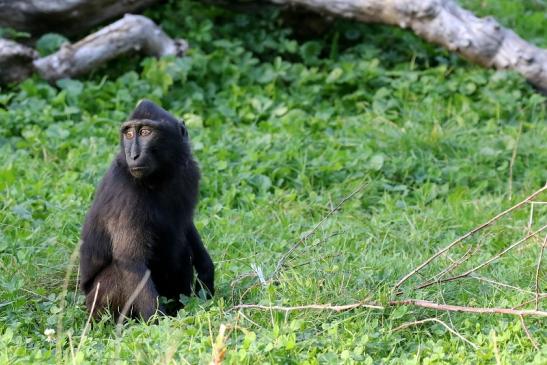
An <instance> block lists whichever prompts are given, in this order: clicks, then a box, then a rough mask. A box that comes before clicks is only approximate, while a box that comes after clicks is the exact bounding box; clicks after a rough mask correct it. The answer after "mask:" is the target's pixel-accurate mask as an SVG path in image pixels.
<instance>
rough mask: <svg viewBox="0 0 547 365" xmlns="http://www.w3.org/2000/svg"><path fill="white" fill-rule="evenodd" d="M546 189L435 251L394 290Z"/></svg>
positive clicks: (538, 191) (400, 281)
mask: <svg viewBox="0 0 547 365" xmlns="http://www.w3.org/2000/svg"><path fill="white" fill-rule="evenodd" d="M545 190H547V183H546V184H545V186H544V187H542V188H541V189H539V190H537V191H536V192H534V193H533V194H532V195H530V196H528V197H527V198H526V199H524V200H523V201H521V202H520V203H517V204H515V205H513V206H512V207H511V208H509V209H506V210H504V211H503V212H501V213H499V214H498V215H496V216H495V217H493V218H492V219H490V220H488V221H487V222H485V223H483V224H481V225H480V226H478V227H475V228H473V229H472V230H471V231H469V232H467V233H466V234H464V235H463V236H460V237H459V238H457V239H456V240H454V241H452V242H451V243H450V244H449V245H448V246H446V247H444V248H443V249H441V250H439V251H437V253H435V254H434V255H433V256H431V257H429V258H428V259H427V260H425V261H424V262H422V263H421V264H420V265H418V267H416V268H415V269H414V270H412V271H411V272H409V273H408V274H406V275H405V276H404V277H403V278H402V279H401V280H399V282H398V283H397V284H395V287H394V290H397V289H398V288H399V287H400V286H401V285H403V283H404V282H406V281H407V280H408V279H410V278H411V277H412V276H413V275H415V274H416V273H417V272H418V271H420V270H422V269H423V268H424V267H426V266H427V265H429V263H430V262H431V261H433V260H435V259H436V258H437V257H439V256H440V255H442V254H443V253H445V252H446V251H448V250H450V249H451V248H452V247H454V246H455V245H457V244H458V243H460V242H462V241H463V240H465V239H466V238H468V237H469V236H472V235H473V234H475V233H477V232H478V231H480V230H482V229H483V228H485V227H488V226H490V225H491V224H492V223H494V222H495V221H497V220H498V219H500V218H501V217H503V216H505V215H507V214H509V213H510V212H512V211H513V210H515V209H518V208H520V207H522V206H523V205H525V204H526V203H528V202H529V201H530V200H532V199H534V198H535V197H536V196H538V195H539V194H541V193H542V192H544V191H545Z"/></svg>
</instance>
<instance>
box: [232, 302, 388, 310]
mask: <svg viewBox="0 0 547 365" xmlns="http://www.w3.org/2000/svg"><path fill="white" fill-rule="evenodd" d="M356 308H370V309H380V310H383V309H384V307H382V306H381V305H376V304H367V303H363V302H358V303H352V304H344V305H331V304H307V305H298V306H295V307H284V306H281V305H261V304H239V305H236V306H234V307H233V309H257V310H270V311H281V312H292V311H298V310H306V309H313V310H329V311H334V312H343V311H347V310H350V309H356Z"/></svg>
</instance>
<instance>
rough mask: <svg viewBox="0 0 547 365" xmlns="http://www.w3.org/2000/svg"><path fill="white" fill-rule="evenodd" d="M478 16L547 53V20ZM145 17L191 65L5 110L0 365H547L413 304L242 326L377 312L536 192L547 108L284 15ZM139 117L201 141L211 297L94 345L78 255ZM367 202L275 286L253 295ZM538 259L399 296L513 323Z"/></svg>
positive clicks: (381, 43)
mask: <svg viewBox="0 0 547 365" xmlns="http://www.w3.org/2000/svg"><path fill="white" fill-rule="evenodd" d="M465 4H466V5H467V6H469V7H471V8H473V10H476V11H478V12H479V13H481V12H484V13H493V14H495V15H496V17H497V18H498V19H499V20H500V21H501V22H502V23H504V22H505V23H506V25H509V26H512V27H514V28H516V30H517V31H518V32H519V33H520V34H521V35H522V36H523V37H525V38H528V39H530V40H533V41H534V42H536V44H538V45H539V46H543V47H545V46H546V45H547V43H545V42H546V41H547V40H546V39H545V37H542V34H543V33H542V32H543V31H544V29H545V26H546V24H545V17H544V14H545V11H546V10H547V9H546V7H545V5H544V4H543V3H542V2H538V1H530V2H520V3H519V5H515V3H514V2H511V1H491V2H490V1H488V2H474V1H466V2H465ZM147 15H148V16H150V17H151V18H152V19H154V20H155V21H156V22H158V23H159V24H161V25H162V26H163V28H164V29H165V30H166V32H168V33H169V34H170V35H172V36H174V37H183V38H185V39H188V41H189V42H190V44H191V46H192V49H191V50H190V52H189V53H188V57H185V58H181V59H175V58H164V59H161V60H155V59H145V60H140V59H138V58H137V57H134V58H133V57H127V58H125V59H122V60H118V61H115V62H113V63H110V64H109V65H108V66H107V67H105V68H103V69H100V70H97V71H96V72H95V73H94V74H93V75H91V76H89V77H88V78H86V79H81V80H62V81H60V82H58V83H57V84H55V85H48V84H47V83H45V82H43V81H40V80H38V79H36V78H34V79H30V80H27V81H25V82H23V83H22V84H20V85H18V86H14V87H11V88H4V89H2V90H0V191H1V196H2V198H1V199H0V363H21V364H26V363H56V362H59V363H108V364H109V363H113V362H115V361H118V362H120V363H143V364H149V363H192V364H194V363H209V362H211V361H216V362H217V363H218V362H221V361H223V362H224V363H233V364H246V363H289V364H290V363H299V364H300V363H302V364H317V363H321V364H331V363H369V364H373V363H393V364H406V363H409V364H412V363H426V364H437V363H454V364H462V363H473V364H476V363H484V364H488V363H535V364H543V363H545V361H546V359H547V345H546V339H547V333H546V332H545V324H546V323H545V319H541V318H535V317H527V318H526V319H524V321H525V322H524V323H525V327H523V322H522V321H521V318H519V317H518V316H505V315H491V314H488V315H486V314H483V315H480V314H469V313H449V312H441V311H433V310H428V309H424V308H418V307H413V306H399V307H394V308H387V309H384V310H375V309H371V308H361V309H356V310H351V311H342V312H335V311H329V310H295V311H291V312H283V311H274V310H271V311H259V310H235V309H234V306H236V305H238V304H240V303H252V304H261V305H264V306H271V305H276V306H298V305H308V304H326V303H331V304H333V305H343V304H348V303H356V302H359V301H362V300H367V301H370V302H374V303H378V304H379V305H385V304H386V303H387V302H388V301H389V300H390V298H392V295H393V293H392V288H393V286H394V285H395V283H396V282H397V281H398V280H399V279H400V278H401V277H403V276H404V275H405V274H406V273H408V272H409V271H411V270H412V269H413V268H414V267H416V266H417V265H418V264H420V263H421V262H423V261H424V260H425V259H426V258H427V257H429V256H431V255H432V254H433V253H435V252H436V251H437V250H438V249H439V248H441V247H444V246H445V245H446V244H448V243H449V242H451V241H452V240H454V239H455V238H456V237H458V236H460V235H462V234H464V233H465V232H467V231H469V230H470V229H472V228H473V227H475V226H477V225H478V224H480V223H482V222H484V221H486V220H488V219H489V218H491V217H492V216H494V215H496V214H497V213H499V212H500V211H502V210H504V209H506V208H508V207H510V206H512V205H513V204H515V203H516V202H518V201H520V200H522V199H523V198H525V197H526V196H528V195H529V194H530V193H532V192H534V191H536V190H538V189H539V188H540V187H542V186H543V185H544V184H545V182H546V181H547V170H546V169H545V162H546V161H547V149H546V148H545V141H546V140H547V123H546V122H545V118H546V99H545V97H543V96H540V95H539V94H538V93H536V92H535V91H534V90H533V89H532V88H531V87H530V86H529V85H527V84H526V83H525V82H524V81H522V80H521V79H520V78H519V77H518V76H516V75H514V74H512V73H504V72H499V73H495V72H493V71H489V70H483V69H480V68H478V67H475V66H472V65H470V64H468V63H466V62H465V61H462V60H460V59H458V58H457V57H454V56H452V55H450V54H449V53H447V52H445V51H442V50H439V49H438V48H436V47H433V46H431V45H428V44H426V43H424V42H422V41H420V40H419V39H418V38H417V37H415V36H413V35H412V34H409V33H407V32H404V31H402V30H397V29H393V28H388V27H382V26H373V25H363V24H356V23H352V22H348V21H337V22H336V23H334V24H333V25H332V26H331V27H330V29H329V31H328V32H327V33H326V34H324V35H322V36H320V37H308V38H305V39H303V38H297V37H296V36H295V35H294V32H293V31H292V30H291V28H289V27H288V26H286V25H285V24H284V23H283V21H282V17H281V16H280V14H279V12H278V11H276V10H275V8H271V9H270V8H265V9H263V10H262V11H259V12H256V13H252V14H244V13H235V12H229V11H227V10H226V9H222V8H218V7H210V6H205V5H202V4H199V3H195V2H179V1H177V2H171V3H169V4H167V5H162V6H158V7H156V8H153V9H152V10H150V11H149V12H148V13H147ZM542 30H543V31H542ZM45 43H47V42H45ZM46 48H47V47H46ZM144 97H147V98H151V99H153V100H155V101H157V102H158V103H160V104H162V105H163V106H164V107H165V108H166V109H168V110H170V111H171V112H173V113H175V114H177V115H181V116H183V117H184V119H185V120H186V123H187V125H188V128H189V131H190V135H191V138H192V144H193V148H194V152H195V155H196V157H197V159H198V160H199V162H200V166H201V169H202V174H203V180H202V185H201V200H200V203H199V207H198V212H197V216H196V224H197V226H198V229H199V230H200V232H202V235H203V240H204V242H205V243H206V245H207V247H208V249H209V250H210V252H211V255H212V257H213V260H214V261H215V262H216V267H217V282H216V286H217V288H218V290H217V295H216V296H215V298H214V300H212V301H205V300H202V299H200V298H194V297H193V298H182V300H183V301H185V302H186V306H185V308H184V309H183V310H181V311H180V312H179V314H178V316H177V317H175V318H159V319H158V322H157V323H156V324H145V323H138V322H129V323H127V324H126V325H124V326H122V327H120V328H116V327H115V326H113V325H112V323H111V322H110V321H109V320H108V318H104V319H103V320H102V321H100V322H98V323H94V324H93V326H91V325H90V324H89V323H88V322H87V317H88V316H87V313H86V312H85V309H84V307H83V296H82V295H81V294H80V293H79V292H78V290H77V288H76V282H77V274H76V273H77V267H76V266H75V262H77V261H76V260H75V255H74V252H75V248H76V247H77V245H78V239H79V232H80V229H81V224H82V220H83V217H84V214H85V212H86V210H87V208H88V206H89V204H90V201H91V199H92V196H93V192H94V188H95V186H96V184H97V183H98V180H99V179H100V177H101V176H102V174H103V173H104V171H105V169H106V168H107V166H108V165H109V163H110V160H111V158H112V156H113V155H114V153H115V152H116V150H117V144H118V128H119V124H120V123H121V121H123V120H124V118H125V117H126V115H127V113H128V111H129V110H131V109H132V108H133V107H134V105H135V103H136V102H137V101H138V100H139V99H141V98H144ZM361 186H362V188H361V189H360V190H359V191H358V193H356V194H355V195H354V196H353V197H351V199H348V200H347V201H346V202H345V203H344V205H343V206H342V207H341V209H340V211H338V212H336V213H335V214H332V215H331V216H329V217H328V219H327V220H326V221H325V222H324V223H323V224H322V225H321V226H320V227H319V228H318V229H317V230H316V231H315V233H314V234H313V236H310V238H309V239H307V240H306V241H305V242H303V243H302V245H301V246H300V247H299V248H298V250H297V251H296V252H295V254H294V255H292V256H291V257H290V258H289V259H288V260H287V265H286V267H285V268H284V269H283V270H282V271H281V272H280V273H279V275H278V277H277V279H278V280H276V281H275V282H266V283H265V284H260V278H261V275H263V276H264V278H266V279H268V278H269V277H270V275H271V274H272V272H273V271H274V270H275V267H276V264H277V262H278V260H279V259H280V258H281V257H282V256H283V255H284V254H285V253H286V252H287V250H288V249H289V247H291V245H293V243H294V242H296V241H298V239H299V238H300V237H302V236H303V235H306V234H307V233H309V231H310V230H311V229H312V228H313V227H314V226H315V225H316V224H317V223H318V222H320V221H321V219H322V218H323V217H325V215H326V214H328V212H329V211H331V210H332V208H333V207H335V206H336V205H337V204H338V203H339V202H340V201H342V200H343V199H344V198H345V197H347V196H348V195H349V194H351V193H352V192H353V191H355V190H356V189H357V188H358V187H361ZM540 200H543V201H546V200H547V196H546V195H545V194H544V195H543V196H542V197H541V199H540ZM529 213H530V209H529V207H527V208H523V209H520V210H517V211H516V212H514V213H513V214H511V215H509V216H508V217H505V218H504V219H501V220H500V221H499V222H497V223H496V224H495V225H494V226H493V227H491V228H490V229H489V230H485V231H484V232H481V233H480V235H478V236H477V237H473V239H472V240H470V241H469V242H465V243H464V245H462V246H461V247H459V248H458V250H459V251H456V252H454V253H451V254H450V255H449V256H447V257H444V258H443V260H441V262H435V263H433V264H432V265H431V267H430V268H428V271H426V272H424V273H423V277H421V279H422V280H420V281H423V280H426V279H428V278H429V276H431V275H432V274H434V273H435V270H442V269H443V268H444V267H446V265H447V264H450V262H451V261H450V259H452V260H457V259H458V258H459V257H461V256H462V255H465V254H466V253H467V252H468V251H469V250H476V254H475V255H474V256H473V260H471V262H470V263H469V265H470V267H472V266H473V264H477V263H480V262H483V261H484V260H486V259H487V258H488V257H491V256H492V255H494V254H496V253H497V252H499V251H500V250H502V249H503V248H505V247H507V245H509V244H510V243H511V242H514V241H515V240H518V239H519V238H520V237H522V236H523V235H525V234H526V232H527V231H528V229H529V228H530V229H532V230H533V229H538V228H540V227H542V226H544V225H545V224H546V220H547V216H546V207H545V205H541V204H537V206H536V205H534V212H533V213H534V214H533V215H532V220H531V223H530V214H529ZM540 244H541V240H540V241H535V240H530V241H529V242H527V243H525V244H524V245H523V246H521V247H519V249H516V250H514V251H511V252H509V253H508V254H507V255H504V256H503V257H502V258H501V259H500V260H499V261H497V262H496V263H494V264H493V265H489V266H488V267H486V268H484V270H481V271H479V272H478V274H480V278H470V279H464V280H461V281H455V282H449V283H446V284H445V285H434V286H431V287H428V288H427V289H426V290H423V291H415V292H414V291H411V292H410V293H408V294H409V295H411V296H412V297H414V298H418V299H428V300H433V301H435V302H438V303H450V304H460V305H470V306H471V305H472V306H476V307H504V308H512V307H516V306H518V305H520V304H522V303H524V302H526V301H528V300H529V299H530V298H532V299H533V298H534V295H533V294H534V292H536V287H535V285H536V284H535V276H536V272H537V270H536V269H537V267H536V263H537V259H538V252H539V248H540ZM544 261H547V260H544ZM544 266H545V263H543V266H541V265H540V270H539V271H540V274H541V272H543V271H544ZM249 273H251V274H253V275H248V274H249ZM256 273H260V274H261V275H257V274H256ZM247 275H248V276H247ZM257 276H258V278H257ZM540 276H541V275H540ZM418 279H420V278H418ZM481 279H483V280H481ZM484 279H487V280H493V281H495V282H496V283H498V284H495V285H492V283H490V282H487V281H485V280H484ZM543 282H544V281H543ZM416 283H418V281H417V282H416ZM500 283H501V284H505V285H511V286H512V287H513V288H511V287H506V286H505V287H504V286H501V285H500ZM515 288H517V289H518V290H517V289H515ZM540 289H542V290H541V292H545V284H542V285H540ZM405 290H406V289H405ZM534 305H535V304H534V303H533V302H532V303H529V304H528V306H527V307H526V308H532V309H533V308H534ZM539 308H540V309H544V308H545V306H544V304H542V303H541V301H540V303H539ZM429 319H431V320H429ZM433 319H434V320H433ZM424 320H425V321H424ZM416 321H423V322H421V323H417V324H415V325H413V324H412V323H413V322H416ZM438 321H442V323H441V322H438ZM445 324H446V325H447V326H448V328H447V326H445ZM524 328H525V329H526V330H524ZM450 329H452V330H454V331H456V333H454V332H452V331H451V330H450ZM527 332H528V334H527ZM462 338H464V339H465V340H467V341H469V342H470V343H471V344H470V343H468V342H466V341H465V340H463V339H462Z"/></svg>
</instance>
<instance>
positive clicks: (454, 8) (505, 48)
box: [269, 0, 547, 93]
mask: <svg viewBox="0 0 547 365" xmlns="http://www.w3.org/2000/svg"><path fill="white" fill-rule="evenodd" d="M269 1H270V2H273V3H276V4H282V5H301V6H304V7H306V8H308V9H311V10H314V11H318V12H321V13H329V14H332V15H336V16H341V17H344V18H352V19H356V20H360V21H363V22H371V23H384V24H390V25H395V26H398V27H400V28H410V29H412V30H413V31H414V33H416V34H417V35H418V36H419V37H421V38H424V39H425V40H427V41H428V42H432V43H435V44H438V45H440V46H442V47H444V48H447V49H448V50H449V51H452V52H456V53H458V54H460V55H461V56H463V57H464V58H466V59H468V60H469V61H471V62H473V63H476V64H479V65H481V66H484V67H495V68H497V69H509V70H513V71H516V72H518V73H519V74H521V75H522V76H524V77H525V78H526V79H527V80H528V81H529V82H530V83H531V84H533V85H534V86H536V87H537V88H538V89H540V90H541V91H542V92H544V93H545V92H547V51H546V50H544V49H541V48H538V47H536V46H534V45H532V44H530V43H528V42H526V41H525V40H523V39H522V38H520V37H519V36H518V35H517V34H515V32H513V31H512V30H510V29H507V28H504V27H502V26H501V25H500V24H499V23H498V22H496V20H494V19H493V18H490V17H487V18H483V19H481V18H478V17H477V16H475V15H474V14H473V13H471V12H470V11H467V10H465V9H463V8H461V7H460V6H459V5H458V4H457V3H456V2H455V1H453V0H337V1H330V0H269Z"/></svg>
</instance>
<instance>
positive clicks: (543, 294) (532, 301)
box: [513, 293, 547, 309]
mask: <svg viewBox="0 0 547 365" xmlns="http://www.w3.org/2000/svg"><path fill="white" fill-rule="evenodd" d="M532 294H535V293H532ZM544 298H547V293H540V295H539V300H543V299H544ZM535 301H536V298H534V299H530V300H527V301H525V302H522V303H520V304H518V305H515V306H514V307H513V309H519V308H524V307H526V306H527V305H528V304H530V303H535Z"/></svg>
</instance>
